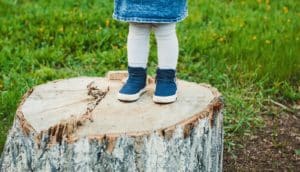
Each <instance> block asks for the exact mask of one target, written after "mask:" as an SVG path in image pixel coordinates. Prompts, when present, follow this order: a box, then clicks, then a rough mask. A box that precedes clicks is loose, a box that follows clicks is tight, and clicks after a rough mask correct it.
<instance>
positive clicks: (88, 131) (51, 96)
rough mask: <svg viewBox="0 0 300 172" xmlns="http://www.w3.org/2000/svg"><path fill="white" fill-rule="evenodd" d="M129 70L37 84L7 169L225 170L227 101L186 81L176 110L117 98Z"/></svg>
mask: <svg viewBox="0 0 300 172" xmlns="http://www.w3.org/2000/svg"><path fill="white" fill-rule="evenodd" d="M127 75H128V74H127V73H126V71H112V72H109V73H108V74H107V75H106V77H77V78H70V79H61V80H55V81H52V82H48V83H45V84H43V85H39V86H35V87H33V88H32V89H31V90H29V91H28V92H27V93H26V94H25V95H24V96H23V98H22V101H21V103H20V105H19V107H18V109H17V112H16V117H15V119H14V122H13V126H12V128H11V129H10V131H9V134H8V136H7V140H6V143H5V147H4V151H3V153H2V156H1V159H0V171H6V172H9V171H13V172H15V171H22V172H23V171H42V172H47V171H77V172H79V171H83V172H88V171H170V172H174V171H222V157H223V115H222V110H223V101H222V97H221V94H220V93H219V92H218V91H217V90H216V89H215V88H213V87H211V86H209V85H206V84H197V83H193V82H187V81H183V80H179V79H178V80H177V82H178V98H177V101H176V102H175V103H172V104H156V103H154V102H153V101H152V95H153V92H154V89H155V83H154V82H153V78H152V77H151V76H148V83H147V89H148V91H147V92H146V93H144V94H143V95H142V97H141V98H140V99H139V100H137V101H136V102H121V101H119V100H117V98H116V94H117V92H118V90H119V89H120V88H121V86H122V84H123V83H124V81H125V80H126V77H127Z"/></svg>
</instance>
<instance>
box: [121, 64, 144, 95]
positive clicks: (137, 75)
mask: <svg viewBox="0 0 300 172" xmlns="http://www.w3.org/2000/svg"><path fill="white" fill-rule="evenodd" d="M146 82H147V68H143V67H130V66H128V79H127V81H126V83H125V84H124V85H123V87H122V88H121V89H120V90H119V93H118V99H119V100H122V101H135V100H137V99H139V98H140V96H141V95H142V94H143V93H144V92H145V91H146V84H147V83H146Z"/></svg>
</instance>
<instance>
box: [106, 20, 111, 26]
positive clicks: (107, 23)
mask: <svg viewBox="0 0 300 172" xmlns="http://www.w3.org/2000/svg"><path fill="white" fill-rule="evenodd" d="M109 24H110V22H109V19H107V20H106V21H105V26H106V27H109Z"/></svg>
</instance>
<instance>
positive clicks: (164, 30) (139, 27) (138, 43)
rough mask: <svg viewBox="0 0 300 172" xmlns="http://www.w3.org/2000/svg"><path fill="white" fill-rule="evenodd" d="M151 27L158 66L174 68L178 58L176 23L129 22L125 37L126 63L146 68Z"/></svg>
mask: <svg viewBox="0 0 300 172" xmlns="http://www.w3.org/2000/svg"><path fill="white" fill-rule="evenodd" d="M152 28H153V29H154V32H155V38H156V42H157V51H158V52H157V54H158V67H159V68H161V69H176V66H177V60H178V40H177V35H176V23H162V24H147V23H129V34H128V39H127V55H128V65H129V66H131V67H144V68H146V66H147V62H148V56H149V48H150V47H149V38H150V33H151V29H152Z"/></svg>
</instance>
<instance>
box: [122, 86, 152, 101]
mask: <svg viewBox="0 0 300 172" xmlns="http://www.w3.org/2000/svg"><path fill="white" fill-rule="evenodd" d="M146 91H147V90H146V88H143V89H141V90H140V91H139V92H138V93H136V94H122V93H118V99H119V100H121V101H129V102H130V101H136V100H138V99H139V98H140V97H141V95H142V94H143V93H145V92H146Z"/></svg>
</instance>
